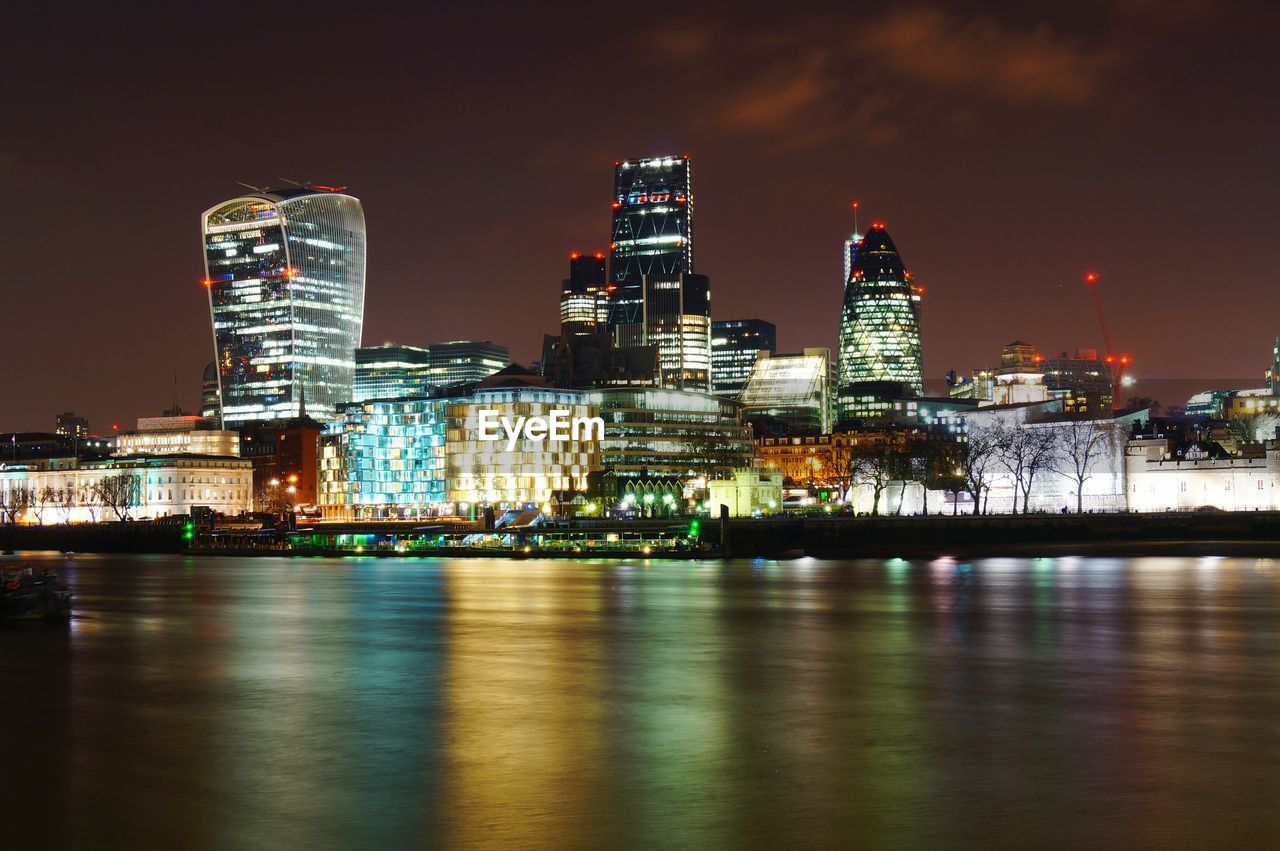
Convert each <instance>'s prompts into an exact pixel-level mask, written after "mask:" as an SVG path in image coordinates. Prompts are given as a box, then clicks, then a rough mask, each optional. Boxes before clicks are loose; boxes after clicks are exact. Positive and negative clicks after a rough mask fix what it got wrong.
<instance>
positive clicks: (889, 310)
mask: <svg viewBox="0 0 1280 851" xmlns="http://www.w3.org/2000/svg"><path fill="white" fill-rule="evenodd" d="M919 302H920V295H919V293H918V292H917V291H916V289H915V288H914V287H913V286H912V285H911V280H910V276H909V275H908V274H907V270H906V268H905V267H904V266H903V265H902V257H901V256H899V254H898V249H897V248H896V247H895V246H894V244H893V240H891V239H890V238H889V233H888V232H887V231H886V230H885V229H884V226H883V225H878V224H877V225H873V226H872V227H871V228H870V229H869V230H868V231H867V233H866V235H865V236H863V237H862V239H861V240H859V241H858V242H856V243H855V245H854V248H853V256H852V259H851V262H850V272H849V279H848V281H846V282H845V289H844V306H843V307H842V309H841V311H840V354H839V361H838V363H839V370H838V377H837V382H838V386H839V391H838V392H839V402H838V418H839V419H840V420H842V421H847V420H854V419H865V418H871V417H878V416H883V415H885V413H887V412H888V410H889V409H890V407H891V403H892V400H893V399H894V398H899V399H900V398H907V397H911V396H918V395H920V394H921V393H922V392H923V390H924V366H923V363H922V360H921V348H920V311H919Z"/></svg>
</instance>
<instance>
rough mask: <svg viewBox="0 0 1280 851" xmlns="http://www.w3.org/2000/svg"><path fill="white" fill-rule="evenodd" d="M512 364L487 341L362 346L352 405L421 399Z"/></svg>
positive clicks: (502, 348)
mask: <svg viewBox="0 0 1280 851" xmlns="http://www.w3.org/2000/svg"><path fill="white" fill-rule="evenodd" d="M510 363H511V356H510V354H509V352H508V351H507V347H506V346H500V345H498V344H497V343H491V342H489V341H488V340H483V341H478V340H456V341H453V342H448V343H430V344H428V345H427V346H425V347H419V346H406V345H403V344H401V343H383V344H382V345H380V346H365V347H363V348H360V349H356V353H355V364H356V375H355V385H354V388H353V391H352V399H351V401H355V402H363V401H366V400H368V399H399V398H405V397H410V396H424V395H426V394H427V393H429V392H430V391H431V390H432V389H434V388H438V387H447V386H448V385H450V384H463V383H470V382H474V381H480V380H481V379H483V378H486V377H488V376H490V375H493V374H494V373H495V372H497V371H498V370H500V369H504V368H506V367H507V366H508V365H509V364H510Z"/></svg>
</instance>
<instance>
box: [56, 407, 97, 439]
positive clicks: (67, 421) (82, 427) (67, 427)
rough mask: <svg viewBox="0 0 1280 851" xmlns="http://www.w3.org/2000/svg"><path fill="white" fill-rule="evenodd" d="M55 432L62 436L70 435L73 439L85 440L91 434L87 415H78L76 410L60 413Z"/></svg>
mask: <svg viewBox="0 0 1280 851" xmlns="http://www.w3.org/2000/svg"><path fill="white" fill-rule="evenodd" d="M53 431H54V434H57V435H61V436H62V437H69V438H71V439H72V440H83V439H84V438H86V437H88V436H89V420H88V419H86V418H85V417H77V416H76V414H75V411H66V412H65V413H61V414H58V419H57V422H56V424H55V425H54V428H53Z"/></svg>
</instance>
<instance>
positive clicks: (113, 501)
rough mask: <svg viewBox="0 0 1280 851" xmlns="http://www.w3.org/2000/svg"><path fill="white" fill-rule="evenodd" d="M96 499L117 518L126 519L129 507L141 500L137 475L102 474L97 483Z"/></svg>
mask: <svg viewBox="0 0 1280 851" xmlns="http://www.w3.org/2000/svg"><path fill="white" fill-rule="evenodd" d="M96 487H97V491H98V499H99V500H101V501H102V504H103V505H104V506H106V507H107V508H110V509H111V511H112V513H114V514H115V516H116V519H117V520H128V519H129V509H131V508H133V507H134V506H135V505H138V504H139V502H140V501H141V496H142V491H141V488H140V487H139V485H138V478H137V476H131V475H129V474H128V473H119V474H117V475H114V476H103V477H102V478H101V479H99V480H98V484H97V486H96Z"/></svg>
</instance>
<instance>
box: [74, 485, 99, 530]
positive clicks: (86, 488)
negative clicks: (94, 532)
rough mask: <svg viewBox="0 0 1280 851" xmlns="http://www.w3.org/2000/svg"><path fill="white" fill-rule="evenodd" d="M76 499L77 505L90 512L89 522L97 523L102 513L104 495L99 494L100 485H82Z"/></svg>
mask: <svg viewBox="0 0 1280 851" xmlns="http://www.w3.org/2000/svg"><path fill="white" fill-rule="evenodd" d="M75 499H76V503H78V504H79V505H81V506H83V507H84V510H85V511H87V512H89V522H91V523H97V522H98V517H99V516H100V515H101V513H102V495H101V493H99V490H98V485H97V484H96V483H94V484H82V485H80V487H79V489H78V490H77V491H76V498H75Z"/></svg>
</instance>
